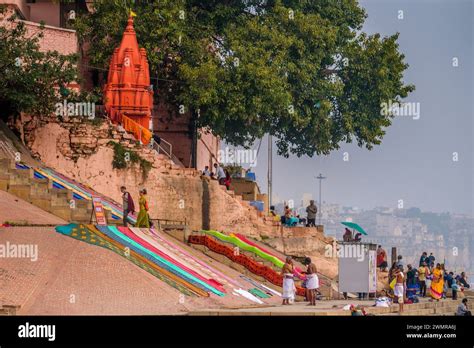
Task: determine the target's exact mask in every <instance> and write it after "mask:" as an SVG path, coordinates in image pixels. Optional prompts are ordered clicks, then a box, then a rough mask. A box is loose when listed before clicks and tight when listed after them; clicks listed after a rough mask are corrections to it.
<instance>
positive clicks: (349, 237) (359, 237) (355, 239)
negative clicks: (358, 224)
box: [342, 227, 362, 242]
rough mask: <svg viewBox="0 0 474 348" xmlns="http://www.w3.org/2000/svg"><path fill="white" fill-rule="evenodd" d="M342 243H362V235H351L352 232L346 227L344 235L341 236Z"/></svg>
mask: <svg viewBox="0 0 474 348" xmlns="http://www.w3.org/2000/svg"><path fill="white" fill-rule="evenodd" d="M342 240H343V241H344V242H360V241H362V233H360V232H357V233H356V234H355V235H353V233H352V231H351V230H350V229H348V228H347V227H346V229H345V232H344V234H343V235H342Z"/></svg>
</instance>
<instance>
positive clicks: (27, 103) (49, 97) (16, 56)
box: [0, 8, 77, 119]
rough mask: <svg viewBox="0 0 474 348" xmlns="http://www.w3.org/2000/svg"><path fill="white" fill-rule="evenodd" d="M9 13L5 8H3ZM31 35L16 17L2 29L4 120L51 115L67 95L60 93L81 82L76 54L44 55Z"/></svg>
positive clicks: (0, 73)
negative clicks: (22, 114)
mask: <svg viewBox="0 0 474 348" xmlns="http://www.w3.org/2000/svg"><path fill="white" fill-rule="evenodd" d="M0 13H1V14H5V13H6V10H5V8H0ZM42 36H43V32H42V31H41V30H40V31H39V32H38V34H35V35H31V34H29V33H28V32H27V29H26V27H25V24H24V23H23V22H22V21H19V20H18V18H16V16H15V15H12V16H9V17H8V19H6V21H5V22H4V23H3V26H0V110H1V111H2V112H1V118H3V119H6V118H7V117H9V116H16V115H18V114H19V113H20V112H28V113H32V114H43V115H44V114H49V113H52V112H54V110H55V104H56V103H57V102H59V101H60V100H61V98H63V97H64V96H61V94H60V90H62V91H65V89H64V87H65V86H66V85H67V84H68V83H70V82H72V81H77V67H76V65H75V63H76V60H77V56H76V55H62V54H60V53H58V52H57V51H48V52H43V51H41V50H40V45H39V40H40V39H41V37H42Z"/></svg>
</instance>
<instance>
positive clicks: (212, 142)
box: [152, 103, 220, 170]
mask: <svg viewBox="0 0 474 348" xmlns="http://www.w3.org/2000/svg"><path fill="white" fill-rule="evenodd" d="M176 111H177V110H176ZM189 119H190V115H189V113H185V114H183V115H181V114H179V113H177V112H174V113H173V112H172V111H170V110H168V109H167V108H166V107H165V106H164V105H163V103H161V104H159V105H157V106H155V108H154V110H153V117H152V120H153V130H154V131H155V132H156V133H157V134H158V135H159V136H160V137H162V138H163V139H165V140H166V141H168V142H169V143H171V144H172V145H173V153H174V154H175V155H176V156H177V157H178V158H179V160H180V161H181V162H182V163H183V164H184V166H186V167H190V166H191V153H192V137H191V134H190V131H189ZM199 135H200V136H199V137H198V141H197V151H196V152H197V161H196V164H197V169H199V170H202V169H204V167H205V166H206V165H209V166H212V164H213V163H214V162H216V161H217V152H218V151H219V146H220V142H219V139H218V138H217V137H216V136H214V135H212V134H210V133H207V132H206V131H205V130H204V129H200V130H199Z"/></svg>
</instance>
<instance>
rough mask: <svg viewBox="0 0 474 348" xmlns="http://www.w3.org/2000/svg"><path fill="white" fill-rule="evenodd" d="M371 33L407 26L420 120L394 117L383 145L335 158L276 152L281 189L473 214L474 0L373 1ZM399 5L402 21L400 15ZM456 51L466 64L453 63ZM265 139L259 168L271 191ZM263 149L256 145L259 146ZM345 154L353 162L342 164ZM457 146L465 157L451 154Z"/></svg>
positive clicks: (349, 201)
mask: <svg viewBox="0 0 474 348" xmlns="http://www.w3.org/2000/svg"><path fill="white" fill-rule="evenodd" d="M360 5H361V6H362V7H364V8H365V9H366V12H367V14H368V18H367V20H366V22H365V25H364V31H365V32H367V33H369V34H372V33H375V32H379V33H381V34H382V35H384V36H385V35H391V34H393V33H395V32H399V33H400V37H399V44H400V50H401V51H402V52H403V53H404V54H405V61H406V62H407V63H408V64H409V65H410V66H409V68H408V70H407V71H406V73H405V82H406V83H412V84H414V85H415V86H416V90H415V91H414V92H413V93H411V94H410V95H409V97H408V98H407V99H406V100H405V101H408V102H418V103H420V118H419V119H417V120H414V119H413V118H412V117H398V118H397V117H395V119H394V120H393V123H392V126H391V127H389V128H388V129H387V134H386V135H385V137H384V139H383V141H382V144H381V145H380V146H377V147H375V148H374V149H373V150H372V151H368V150H366V149H363V148H359V147H357V145H354V144H342V147H341V149H340V150H338V151H335V152H333V153H332V154H331V155H329V156H321V157H313V158H309V157H302V158H297V157H296V156H295V157H290V158H289V159H285V158H283V157H279V156H277V155H276V146H274V157H273V193H274V195H275V194H276V195H278V196H279V197H280V198H282V199H293V200H294V201H295V203H297V202H299V201H300V200H301V197H302V194H303V193H305V192H308V193H311V194H313V197H316V198H317V197H318V195H319V193H318V192H319V190H318V184H317V180H316V179H315V178H314V177H315V176H316V175H317V174H318V173H320V172H321V173H322V174H323V175H324V176H326V177H327V179H326V180H324V181H323V190H322V191H323V201H327V202H331V203H339V204H341V205H351V206H358V207H362V208H373V207H375V206H392V207H396V206H397V204H398V201H399V200H400V199H402V200H403V202H404V207H406V208H408V207H412V206H416V207H419V208H421V209H422V210H427V211H428V210H429V211H437V212H443V211H450V212H457V213H471V214H472V213H473V200H474V195H473V186H474V171H473V163H474V151H473V149H474V141H473V134H474V122H473V100H474V93H473V82H472V81H473V78H474V69H473V58H474V57H473V25H472V22H473V17H474V13H473V2H472V1H470V0H444V1H439V0H405V1H403V0H365V1H360ZM399 10H402V11H403V17H404V19H398V16H399ZM453 57H457V58H458V62H459V66H458V67H453ZM266 145H267V141H266V138H265V139H264V140H263V142H262V146H261V149H260V153H259V156H258V162H257V163H258V164H257V166H256V168H255V172H256V174H257V180H258V183H259V186H260V188H261V189H262V191H264V192H266V191H267V179H266V177H267V146H266ZM256 147H257V144H255V146H254V148H256ZM344 152H347V153H348V154H349V161H344V160H343V156H344ZM453 152H457V153H458V161H457V162H455V161H453Z"/></svg>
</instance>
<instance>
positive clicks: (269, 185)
mask: <svg viewBox="0 0 474 348" xmlns="http://www.w3.org/2000/svg"><path fill="white" fill-rule="evenodd" d="M272 150H273V149H272V136H271V135H270V133H268V172H267V184H268V209H269V210H270V207H271V206H272V169H273V168H272V167H273V164H272Z"/></svg>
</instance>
